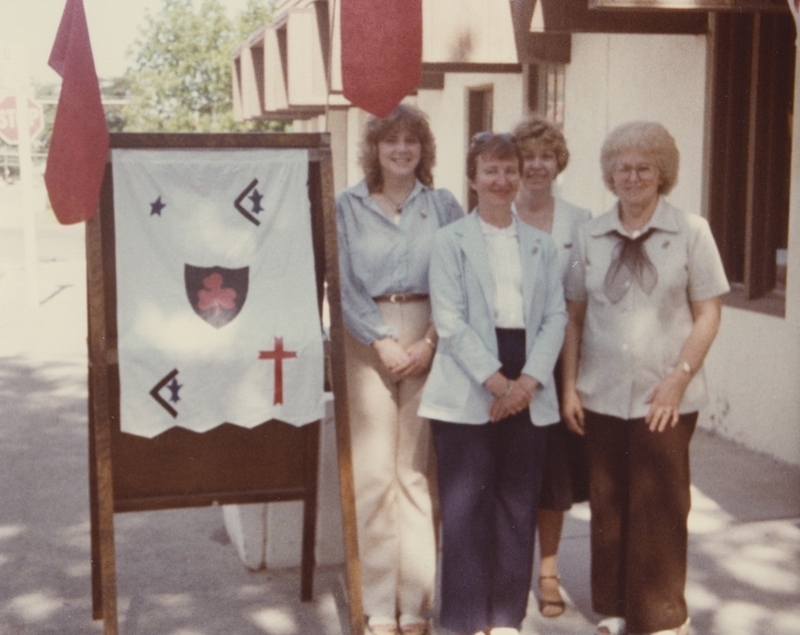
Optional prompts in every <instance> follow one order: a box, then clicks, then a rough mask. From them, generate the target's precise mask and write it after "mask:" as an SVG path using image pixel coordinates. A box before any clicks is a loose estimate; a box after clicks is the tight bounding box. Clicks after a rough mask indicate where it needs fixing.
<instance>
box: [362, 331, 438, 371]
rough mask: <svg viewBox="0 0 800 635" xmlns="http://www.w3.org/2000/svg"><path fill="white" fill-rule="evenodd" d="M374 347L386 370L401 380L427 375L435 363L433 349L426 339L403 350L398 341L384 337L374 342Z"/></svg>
mask: <svg viewBox="0 0 800 635" xmlns="http://www.w3.org/2000/svg"><path fill="white" fill-rule="evenodd" d="M372 347H373V348H374V349H375V351H376V352H377V353H378V357H379V358H380V360H381V363H382V364H383V365H384V366H385V367H386V369H387V370H388V371H389V372H390V373H392V374H393V375H395V376H397V377H399V378H400V379H408V378H409V377H416V376H418V375H422V374H423V373H426V372H427V371H428V369H429V368H430V367H431V362H432V361H433V353H434V351H433V347H432V346H431V345H430V344H428V342H426V341H425V340H424V339H423V340H418V341H416V342H414V343H413V344H411V346H409V347H408V348H403V346H402V345H401V344H400V343H399V342H398V341H397V340H395V339H393V338H391V337H384V338H382V339H379V340H375V341H374V342H372Z"/></svg>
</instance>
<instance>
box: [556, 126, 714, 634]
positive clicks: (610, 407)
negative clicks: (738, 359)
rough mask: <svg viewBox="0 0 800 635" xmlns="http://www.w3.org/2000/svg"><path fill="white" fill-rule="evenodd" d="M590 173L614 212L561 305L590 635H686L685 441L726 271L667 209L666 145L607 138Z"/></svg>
mask: <svg viewBox="0 0 800 635" xmlns="http://www.w3.org/2000/svg"><path fill="white" fill-rule="evenodd" d="M600 163H601V166H602V170H603V178H604V180H605V183H606V185H607V186H608V188H609V189H610V190H611V191H612V192H614V194H616V195H617V198H618V201H617V203H616V204H615V205H614V206H613V207H612V208H611V210H609V211H608V212H607V213H605V214H603V215H602V216H599V217H597V218H595V219H592V220H591V221H589V222H588V223H586V224H584V225H583V226H581V228H580V230H579V233H578V241H577V244H576V246H575V248H574V249H573V252H572V259H571V266H570V268H569V272H568V277H567V285H566V297H567V311H568V313H569V322H568V324H567V333H566V340H565V344H564V355H563V358H562V359H563V365H564V378H563V380H564V393H563V400H562V411H563V413H564V417H565V419H566V421H567V424H568V425H569V426H570V428H571V429H572V430H574V431H575V432H577V433H578V434H585V435H586V439H587V448H588V455H589V471H590V474H589V481H590V483H591V489H590V506H591V511H592V520H591V546H592V566H591V579H592V602H593V607H594V610H595V611H596V612H597V613H600V614H601V615H604V616H607V617H606V618H605V619H603V620H602V621H601V622H600V623H599V624H598V626H597V630H596V633H597V634H598V635H622V634H624V633H641V634H644V635H686V633H688V632H689V618H688V614H687V608H686V600H685V598H684V587H685V583H686V557H687V528H686V522H687V517H688V514H689V506H690V499H689V484H690V483H689V441H690V440H691V438H692V434H693V432H694V428H695V425H696V423H697V414H698V410H699V408H700V407H702V406H703V405H704V403H705V401H706V384H705V378H704V376H703V368H702V365H703V360H704V358H705V356H706V353H707V352H708V350H709V348H710V347H711V344H712V342H713V341H714V337H715V336H716V334H717V330H718V328H719V324H720V315H721V298H720V296H721V295H722V294H724V293H725V292H727V291H728V283H727V280H726V278H725V272H724V270H723V267H722V262H721V259H720V256H719V253H718V251H717V247H716V244H715V243H714V238H713V237H712V235H711V231H710V229H709V226H708V223H707V222H706V220H705V219H704V218H702V217H701V216H699V215H697V214H687V213H686V212H683V211H681V210H679V209H677V208H675V207H673V206H672V205H670V204H669V203H668V202H667V201H666V200H665V199H664V195H666V194H668V193H669V191H670V190H671V189H672V187H673V186H674V185H675V182H676V180H677V176H678V149H677V147H676V145H675V140H674V139H673V138H672V136H671V135H670V134H669V133H668V132H667V130H666V129H665V128H664V127H663V126H662V125H660V124H658V123H653V122H643V121H637V122H631V123H627V124H623V125H621V126H619V127H618V128H616V129H615V130H613V131H612V132H611V133H610V134H609V135H608V137H607V138H606V140H605V142H604V143H603V147H602V150H601V158H600Z"/></svg>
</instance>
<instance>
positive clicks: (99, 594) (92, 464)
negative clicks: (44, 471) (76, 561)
mask: <svg viewBox="0 0 800 635" xmlns="http://www.w3.org/2000/svg"><path fill="white" fill-rule="evenodd" d="M91 403H92V369H91V368H89V404H91ZM97 506H98V501H97V452H96V450H95V443H94V416H93V411H92V408H91V407H90V408H89V526H90V528H91V540H92V619H93V620H101V619H103V588H102V586H101V583H100V566H101V565H100V530H99V528H98V522H99V518H98V516H99V513H98V510H97Z"/></svg>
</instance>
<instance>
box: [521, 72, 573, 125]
mask: <svg viewBox="0 0 800 635" xmlns="http://www.w3.org/2000/svg"><path fill="white" fill-rule="evenodd" d="M565 69H566V65H565V64H555V63H538V64H531V65H530V66H528V109H529V110H530V111H531V112H533V113H536V114H538V115H541V116H542V117H544V118H545V119H547V120H548V121H552V122H553V123H554V124H556V125H558V126H563V125H564V75H565Z"/></svg>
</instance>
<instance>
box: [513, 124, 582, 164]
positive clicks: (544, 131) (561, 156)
mask: <svg viewBox="0 0 800 635" xmlns="http://www.w3.org/2000/svg"><path fill="white" fill-rule="evenodd" d="M513 134H514V137H515V138H516V140H517V144H518V145H519V147H520V149H521V150H522V152H523V154H524V153H525V149H526V148H528V147H529V146H533V145H538V144H541V145H543V146H545V147H546V148H550V149H551V150H552V151H553V152H555V155H556V165H557V166H558V173H559V174H560V173H561V172H563V171H564V168H566V167H567V163H569V150H568V149H567V140H566V139H564V135H563V133H562V132H561V130H559V129H558V128H557V127H556V126H555V125H554V124H552V123H551V122H549V121H548V120H547V119H544V118H543V117H540V116H539V115H533V116H531V117H529V118H528V119H525V120H524V121H521V122H520V123H518V124H517V126H516V128H514V133H513Z"/></svg>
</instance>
